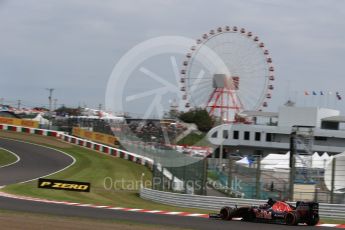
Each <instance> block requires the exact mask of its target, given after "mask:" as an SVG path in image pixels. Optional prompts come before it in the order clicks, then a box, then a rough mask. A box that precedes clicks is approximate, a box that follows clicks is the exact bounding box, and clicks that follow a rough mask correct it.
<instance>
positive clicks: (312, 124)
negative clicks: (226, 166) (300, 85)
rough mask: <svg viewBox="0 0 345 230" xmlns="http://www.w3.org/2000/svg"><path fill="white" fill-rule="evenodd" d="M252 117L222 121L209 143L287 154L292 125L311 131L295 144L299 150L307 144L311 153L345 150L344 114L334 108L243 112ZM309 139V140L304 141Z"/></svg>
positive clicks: (245, 150)
mask: <svg viewBox="0 0 345 230" xmlns="http://www.w3.org/2000/svg"><path fill="white" fill-rule="evenodd" d="M242 114H243V115H244V116H246V117H249V118H251V120H252V122H250V123H249V124H243V123H238V124H237V123H235V124H223V125H220V126H217V127H214V128H213V129H211V130H210V131H209V133H208V139H209V141H210V142H211V143H212V144H215V145H223V147H224V149H225V151H227V152H235V151H236V152H238V151H240V152H241V153H242V154H248V155H249V154H255V153H258V152H259V153H263V154H268V153H286V152H287V151H289V148H290V134H291V132H292V131H293V130H294V128H293V126H305V127H307V129H308V130H312V132H311V133H310V136H309V138H304V139H303V140H302V141H300V142H299V143H300V144H298V145H297V148H298V150H299V151H305V149H306V147H305V146H306V145H308V146H310V147H311V149H309V150H308V151H310V153H313V152H321V153H322V152H328V153H340V152H344V151H345V129H344V130H343V129H342V128H343V126H342V125H343V124H344V123H345V116H340V112H339V111H337V110H333V109H326V108H319V107H287V106H284V107H280V108H279V111H278V113H273V112H259V111H245V112H243V113H242ZM344 128H345V126H344ZM306 142H308V143H306Z"/></svg>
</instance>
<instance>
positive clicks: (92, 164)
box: [2, 146, 208, 213]
mask: <svg viewBox="0 0 345 230" xmlns="http://www.w3.org/2000/svg"><path fill="white" fill-rule="evenodd" d="M56 149H59V148H56ZM60 150H61V151H64V152H66V153H68V154H70V155H71V156H73V157H74V158H75V159H76V163H75V164H74V165H73V166H71V167H69V168H68V169H66V170H64V171H62V172H60V173H57V174H54V175H52V176H49V177H48V178H51V179H61V180H71V181H83V182H90V183H91V192H90V193H84V192H73V191H61V190H49V189H40V188H37V181H32V182H28V183H24V184H14V185H9V186H6V187H5V188H3V189H2V190H3V191H5V192H8V193H12V194H17V195H25V196H31V197H39V198H45V199H51V200H62V201H70V202H80V203H91V204H99V205H109V206H121V207H126V208H143V209H158V210H167V211H185V212H199V213H208V211H205V210H198V209H189V208H180V207H173V206H169V205H162V204H158V203H154V202H150V201H147V200H143V199H141V198H140V197H139V195H138V188H139V184H140V181H141V175H142V173H144V174H145V176H144V177H143V179H144V181H145V182H147V183H149V182H151V179H152V173H151V171H150V170H149V169H148V168H147V167H145V166H142V165H139V164H136V163H133V162H130V161H127V160H124V159H121V158H116V157H111V156H109V155H105V154H101V153H98V152H95V151H92V150H88V149H85V148H81V147H78V146H71V147H70V148H61V149H60ZM105 178H108V179H107V180H106V188H107V189H106V188H105V187H104V181H105ZM109 178H110V179H109ZM111 182H113V186H111V184H112V183H111ZM115 182H116V184H115ZM110 187H111V188H110ZM109 188H110V189H109Z"/></svg>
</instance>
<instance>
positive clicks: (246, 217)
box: [242, 211, 255, 221]
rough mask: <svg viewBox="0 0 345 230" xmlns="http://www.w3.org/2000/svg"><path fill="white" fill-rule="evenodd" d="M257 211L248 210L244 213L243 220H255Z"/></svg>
mask: <svg viewBox="0 0 345 230" xmlns="http://www.w3.org/2000/svg"><path fill="white" fill-rule="evenodd" d="M254 219H255V213H254V212H252V211H248V212H247V213H246V214H244V215H243V218H242V220H243V221H254Z"/></svg>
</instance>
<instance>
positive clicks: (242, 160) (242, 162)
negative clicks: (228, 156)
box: [236, 157, 249, 167]
mask: <svg viewBox="0 0 345 230" xmlns="http://www.w3.org/2000/svg"><path fill="white" fill-rule="evenodd" d="M236 164H239V165H243V166H246V167H249V160H248V157H243V158H242V159H241V160H238V161H236Z"/></svg>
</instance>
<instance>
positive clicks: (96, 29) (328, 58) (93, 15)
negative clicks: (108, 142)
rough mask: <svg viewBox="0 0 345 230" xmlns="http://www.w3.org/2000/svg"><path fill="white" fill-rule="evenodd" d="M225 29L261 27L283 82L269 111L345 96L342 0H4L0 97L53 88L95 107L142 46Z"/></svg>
mask: <svg viewBox="0 0 345 230" xmlns="http://www.w3.org/2000/svg"><path fill="white" fill-rule="evenodd" d="M224 25H237V26H239V27H244V28H247V30H250V31H253V33H255V34H257V35H258V36H259V37H260V38H261V40H262V41H264V42H265V44H266V45H267V47H268V48H269V50H270V52H271V55H272V58H273V61H274V66H275V69H276V77H277V81H276V83H275V85H276V88H275V91H274V94H273V99H272V103H271V106H270V108H269V109H270V110H276V107H277V106H278V105H280V104H282V103H284V101H285V100H286V99H287V97H288V96H287V95H288V94H290V97H292V98H293V99H298V101H299V103H300V104H301V105H303V104H304V103H306V104H312V103H315V104H316V102H317V101H318V99H315V100H314V101H312V100H311V99H305V97H302V95H300V96H298V97H297V98H296V96H295V95H296V93H295V92H294V91H296V92H298V93H299V94H302V92H303V91H304V90H317V91H320V90H324V91H333V92H335V91H340V92H342V93H343V94H345V89H344V85H345V84H344V83H345V74H344V71H343V70H344V66H345V1H343V0H289V1H286V0H281V1H280V0H238V1H231V0H215V1H191V0H190V1H185V0H184V1H183V0H174V1H173V0H138V1H131V0H123V1H121V0H103V1H98V0H55V1H54V0H25V1H20V0H0V35H1V37H0V41H1V42H0V79H1V84H0V98H5V101H12V102H13V101H15V100H18V99H21V100H22V101H23V104H24V105H30V106H32V105H36V104H38V105H44V104H47V100H48V99H47V96H48V92H47V91H46V90H45V88H55V89H56V90H55V92H54V97H55V98H57V99H58V101H59V104H61V103H63V104H66V105H72V106H73V105H74V106H76V105H78V104H80V105H83V104H87V105H88V106H90V107H96V106H98V104H99V103H102V104H104V97H105V88H106V84H107V81H108V78H109V76H110V74H111V71H112V69H113V67H114V65H115V64H116V62H117V61H118V60H120V58H121V56H122V55H124V54H125V53H126V52H127V51H128V50H130V49H131V48H132V47H133V46H135V45H136V44H138V43H140V42H142V41H145V40H146V39H149V38H153V37H156V36H162V35H179V36H185V37H189V38H198V37H200V35H201V34H203V33H205V32H207V31H209V30H210V29H212V28H217V27H218V26H224ZM288 82H290V83H289V85H290V87H287V85H288ZM287 88H290V93H288V90H287ZM343 97H344V98H345V95H343ZM330 101H333V102H334V100H333V98H332V99H330ZM333 102H329V104H330V106H331V107H334V106H335V102H334V103H333ZM320 103H324V104H326V101H325V100H324V101H321V102H320ZM343 105H344V103H343V102H342V101H339V102H337V105H336V106H337V107H338V108H340V107H344V106H343Z"/></svg>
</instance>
